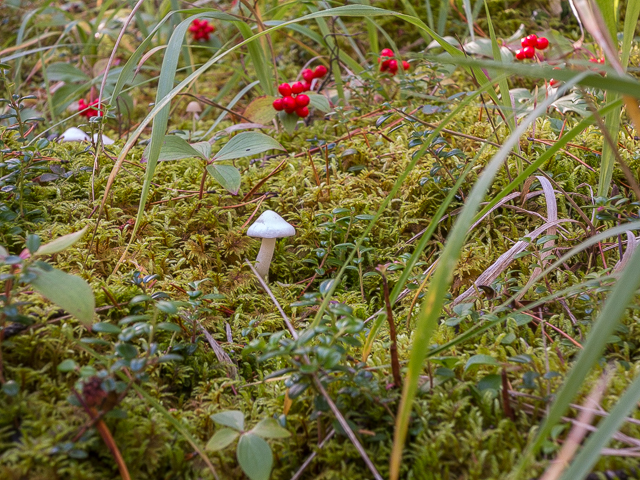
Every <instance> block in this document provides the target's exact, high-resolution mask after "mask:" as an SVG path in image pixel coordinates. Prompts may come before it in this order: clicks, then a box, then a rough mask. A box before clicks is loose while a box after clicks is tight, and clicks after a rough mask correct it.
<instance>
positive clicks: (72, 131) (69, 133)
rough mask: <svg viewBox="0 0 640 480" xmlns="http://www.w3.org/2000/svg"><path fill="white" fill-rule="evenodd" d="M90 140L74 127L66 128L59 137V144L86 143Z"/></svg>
mask: <svg viewBox="0 0 640 480" xmlns="http://www.w3.org/2000/svg"><path fill="white" fill-rule="evenodd" d="M90 139H91V138H90V137H89V135H87V134H86V133H84V132H83V131H82V130H80V129H79V128H76V127H71V128H68V129H67V130H65V131H64V133H63V134H62V135H60V141H61V142H88V141H89V140H90Z"/></svg>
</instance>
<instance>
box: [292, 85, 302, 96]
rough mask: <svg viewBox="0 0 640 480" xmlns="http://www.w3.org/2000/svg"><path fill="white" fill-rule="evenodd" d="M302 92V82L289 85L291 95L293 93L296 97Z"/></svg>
mask: <svg viewBox="0 0 640 480" xmlns="http://www.w3.org/2000/svg"><path fill="white" fill-rule="evenodd" d="M302 92H304V84H303V83H302V82H296V83H294V84H293V85H291V93H295V94H296V95H297V94H299V93H302Z"/></svg>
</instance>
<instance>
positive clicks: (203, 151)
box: [191, 142, 211, 160]
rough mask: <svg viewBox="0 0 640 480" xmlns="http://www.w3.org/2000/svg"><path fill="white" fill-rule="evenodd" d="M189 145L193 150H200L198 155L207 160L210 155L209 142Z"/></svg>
mask: <svg viewBox="0 0 640 480" xmlns="http://www.w3.org/2000/svg"><path fill="white" fill-rule="evenodd" d="M191 146H192V147H193V148H194V150H197V151H198V152H200V156H201V157H202V158H204V159H205V160H208V159H209V157H210V156H211V144H210V143H209V142H198V143H192V144H191Z"/></svg>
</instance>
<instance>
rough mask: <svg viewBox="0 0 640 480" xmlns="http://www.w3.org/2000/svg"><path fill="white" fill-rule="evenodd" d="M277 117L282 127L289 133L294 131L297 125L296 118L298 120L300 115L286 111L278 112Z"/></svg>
mask: <svg viewBox="0 0 640 480" xmlns="http://www.w3.org/2000/svg"><path fill="white" fill-rule="evenodd" d="M278 117H280V121H281V122H282V126H283V127H284V129H285V130H286V131H287V133H288V134H289V135H291V134H292V133H293V132H294V131H295V129H296V125H298V120H300V117H298V116H297V115H296V114H294V113H287V112H280V113H279V114H278Z"/></svg>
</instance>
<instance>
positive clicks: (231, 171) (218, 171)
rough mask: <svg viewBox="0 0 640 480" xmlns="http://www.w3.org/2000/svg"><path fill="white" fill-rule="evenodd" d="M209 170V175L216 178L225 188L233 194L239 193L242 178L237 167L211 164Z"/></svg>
mask: <svg viewBox="0 0 640 480" xmlns="http://www.w3.org/2000/svg"><path fill="white" fill-rule="evenodd" d="M207 172H209V175H211V176H212V177H213V178H215V179H216V181H217V182H218V183H219V184H220V185H222V187H223V188H224V189H225V190H227V191H228V192H230V193H232V194H233V195H237V194H238V190H240V183H241V181H242V179H241V177H240V172H239V171H238V169H237V168H236V167H234V166H232V165H209V166H208V167H207Z"/></svg>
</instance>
